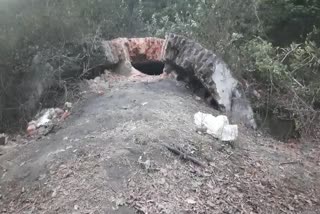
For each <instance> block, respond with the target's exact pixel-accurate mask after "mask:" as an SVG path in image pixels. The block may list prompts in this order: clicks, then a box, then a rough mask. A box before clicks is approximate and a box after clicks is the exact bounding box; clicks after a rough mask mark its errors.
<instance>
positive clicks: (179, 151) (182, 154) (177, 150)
mask: <svg viewBox="0 0 320 214" xmlns="http://www.w3.org/2000/svg"><path fill="white" fill-rule="evenodd" d="M162 145H163V146H164V147H166V148H167V149H168V150H169V151H170V152H172V153H173V154H175V155H179V156H180V157H181V158H182V159H184V160H188V161H191V162H192V163H194V164H196V165H198V166H201V167H203V168H205V167H206V166H205V165H204V164H203V163H201V162H200V161H199V160H197V159H195V158H194V157H191V156H189V155H187V154H186V153H185V152H183V151H182V149H181V148H179V147H177V146H176V148H175V147H172V146H169V145H168V144H165V143H164V144H162Z"/></svg>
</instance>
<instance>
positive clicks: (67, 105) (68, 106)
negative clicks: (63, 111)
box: [64, 102, 72, 110]
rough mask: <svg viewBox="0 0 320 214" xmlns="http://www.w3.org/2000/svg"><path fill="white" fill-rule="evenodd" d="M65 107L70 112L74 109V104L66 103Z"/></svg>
mask: <svg viewBox="0 0 320 214" xmlns="http://www.w3.org/2000/svg"><path fill="white" fill-rule="evenodd" d="M64 107H65V108H67V109H69V110H70V109H71V108H72V103H70V102H66V103H65V104H64Z"/></svg>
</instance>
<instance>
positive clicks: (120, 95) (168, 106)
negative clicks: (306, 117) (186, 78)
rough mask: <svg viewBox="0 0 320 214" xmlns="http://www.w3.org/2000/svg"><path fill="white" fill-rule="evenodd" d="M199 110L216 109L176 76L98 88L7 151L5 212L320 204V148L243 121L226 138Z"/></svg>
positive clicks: (261, 209) (315, 208) (301, 208)
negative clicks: (208, 130)
mask: <svg viewBox="0 0 320 214" xmlns="http://www.w3.org/2000/svg"><path fill="white" fill-rule="evenodd" d="M198 111H202V112H205V113H211V114H214V115H216V114H217V112H216V111H214V110H213V109H212V108H209V107H208V106H206V105H205V104H204V103H203V102H202V101H197V100H196V99H195V98H194V97H193V96H192V95H191V94H190V92H189V91H188V90H187V89H186V88H185V87H183V86H177V83H176V82H175V81H173V80H162V81H155V82H150V83H147V82H127V83H125V84H119V85H114V86H113V87H112V88H111V89H110V90H109V91H108V92H107V93H106V94H104V95H102V96H97V95H92V96H89V97H88V98H87V99H86V100H85V101H84V102H83V103H82V104H81V105H78V107H76V109H75V110H74V111H73V112H74V113H73V115H72V116H71V118H70V119H69V120H68V121H67V122H66V123H64V124H63V127H62V129H60V130H58V131H57V132H56V133H53V134H50V135H49V136H47V137H45V138H43V139H41V140H36V141H29V142H27V143H26V144H21V143H20V142H17V143H16V144H11V145H9V146H12V148H11V147H10V149H7V150H6V152H5V153H4V154H3V155H2V156H0V170H1V171H0V178H1V181H0V194H1V196H0V213H1V212H2V213H15V214H18V213H19V214H20V213H77V214H78V213H81V214H82V213H83V214H91V213H92V214H98V213H101V214H102V213H119V214H120V213H121V214H131V213H136V212H138V213H230V214H231V213H314V214H316V213H320V205H319V203H320V201H319V199H320V179H319V178H320V177H319V176H320V164H319V151H320V148H315V146H308V147H306V146H304V147H303V146H292V147H290V146H289V145H284V144H282V143H279V142H276V141H274V140H272V139H271V138H267V137H262V136H261V135H259V134H258V133H253V132H251V131H249V130H246V129H245V128H242V127H241V128H240V138H239V140H238V141H237V142H235V143H234V145H228V144H224V143H222V142H218V141H217V140H215V139H212V138H211V137H209V136H206V135H201V134H198V133H197V132H196V130H195V126H194V124H193V115H194V114H195V113H196V112H198ZM164 143H166V144H170V145H176V146H180V147H181V148H183V149H184V150H185V151H186V152H187V153H188V154H189V155H191V156H193V157H195V158H197V159H198V160H199V161H201V162H202V163H203V164H204V165H205V167H204V168H201V167H199V166H197V165H195V164H194V163H192V162H186V161H183V160H181V159H180V158H179V157H178V156H175V155H173V154H172V153H170V152H169V151H168V150H167V149H166V148H165V147H164V146H163V144H164Z"/></svg>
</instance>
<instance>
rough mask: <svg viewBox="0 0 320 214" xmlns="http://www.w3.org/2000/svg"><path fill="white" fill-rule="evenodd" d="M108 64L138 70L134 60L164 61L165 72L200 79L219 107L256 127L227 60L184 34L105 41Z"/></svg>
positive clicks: (249, 106)
mask: <svg viewBox="0 0 320 214" xmlns="http://www.w3.org/2000/svg"><path fill="white" fill-rule="evenodd" d="M103 45H104V48H105V52H106V64H113V65H116V67H117V68H115V69H114V70H115V71H116V70H118V71H121V72H123V71H126V72H127V73H131V72H137V70H136V69H134V67H133V66H132V64H134V63H145V62H161V63H164V65H165V66H164V72H165V73H167V74H168V73H171V72H175V73H176V74H177V75H178V76H183V77H184V78H183V79H185V80H187V81H188V80H189V81H191V80H192V79H193V80H197V81H198V82H200V83H201V84H202V86H203V87H204V88H205V89H206V90H207V91H208V92H209V93H210V95H211V96H212V98H213V99H214V100H215V102H216V103H217V106H218V107H219V109H220V110H221V111H222V112H224V113H226V114H227V115H228V116H230V117H232V118H231V119H233V121H234V122H243V123H245V124H246V125H248V126H251V127H254V128H255V127H256V124H255V121H254V117H253V111H252V108H251V105H250V102H249V101H248V99H247V98H246V97H245V94H244V90H243V89H242V86H241V84H239V82H238V80H236V79H235V78H234V76H233V74H232V72H231V70H230V69H229V68H228V66H227V65H226V63H225V62H224V61H223V60H222V59H221V58H219V57H218V56H217V55H216V54H214V53H213V52H212V51H211V50H208V49H206V48H204V47H203V46H202V45H201V44H199V43H197V42H195V41H194V40H191V39H188V38H186V37H184V36H180V35H176V34H168V35H167V36H166V38H165V39H161V38H155V37H146V38H131V39H128V38H118V39H114V40H111V41H105V42H103Z"/></svg>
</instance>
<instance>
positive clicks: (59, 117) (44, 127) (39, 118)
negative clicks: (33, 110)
mask: <svg viewBox="0 0 320 214" xmlns="http://www.w3.org/2000/svg"><path fill="white" fill-rule="evenodd" d="M71 108H72V103H69V102H67V103H65V109H66V110H63V109H61V108H49V109H43V110H42V111H41V112H39V113H38V114H37V115H36V117H35V120H32V121H30V122H29V123H28V126H27V134H28V136H33V135H36V134H45V133H47V132H48V131H49V130H50V129H51V128H52V127H53V126H54V125H55V124H57V123H58V122H59V121H63V120H65V119H66V118H67V117H68V116H69V115H70V109H71ZM39 130H40V132H39Z"/></svg>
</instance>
